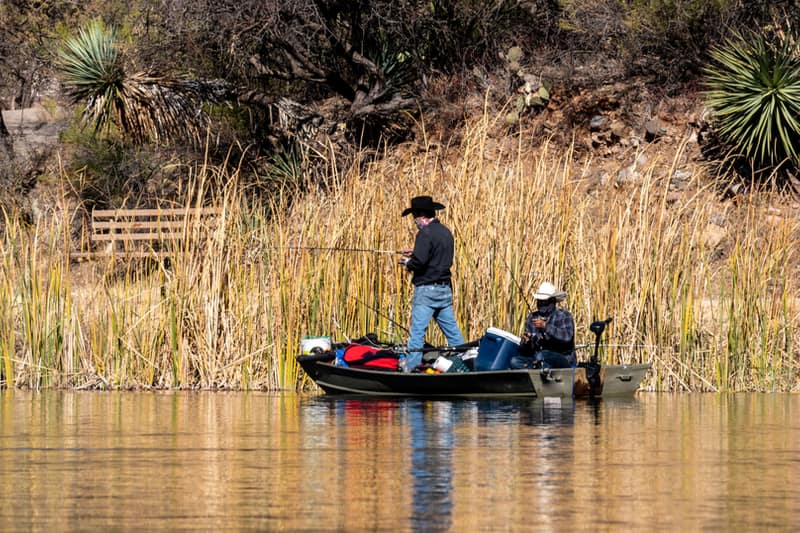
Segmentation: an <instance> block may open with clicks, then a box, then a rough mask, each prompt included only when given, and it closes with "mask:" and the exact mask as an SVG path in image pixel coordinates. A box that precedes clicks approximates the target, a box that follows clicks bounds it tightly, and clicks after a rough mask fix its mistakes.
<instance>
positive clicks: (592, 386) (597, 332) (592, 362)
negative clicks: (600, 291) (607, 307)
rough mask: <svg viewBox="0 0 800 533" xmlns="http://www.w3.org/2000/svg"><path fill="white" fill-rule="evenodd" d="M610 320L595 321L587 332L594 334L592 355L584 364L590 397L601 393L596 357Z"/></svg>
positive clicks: (611, 318)
mask: <svg viewBox="0 0 800 533" xmlns="http://www.w3.org/2000/svg"><path fill="white" fill-rule="evenodd" d="M612 320H614V318H613V317H608V318H606V319H605V320H597V321H595V322H592V323H591V324H590V325H589V330H590V331H591V332H592V333H594V355H592V357H591V358H590V359H589V362H588V363H586V379H587V381H589V394H590V395H591V396H599V395H600V394H601V393H602V392H603V389H602V383H600V363H599V362H598V360H597V355H598V352H599V350H600V337H601V336H602V335H603V331H605V329H606V326H607V325H608V323H609V322H611V321H612Z"/></svg>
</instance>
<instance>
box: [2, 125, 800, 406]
mask: <svg viewBox="0 0 800 533" xmlns="http://www.w3.org/2000/svg"><path fill="white" fill-rule="evenodd" d="M493 127H494V125H493V124H492V122H491V121H490V120H489V119H488V118H487V119H484V120H483V121H481V122H478V123H475V124H474V125H473V126H472V127H471V128H470V129H469V131H468V132H467V134H466V135H465V136H464V139H463V141H462V143H461V145H460V146H459V147H458V148H457V149H455V150H454V152H455V156H453V155H452V154H450V155H448V156H447V157H445V156H444V154H443V153H440V152H438V151H432V150H431V151H425V150H422V151H420V150H418V149H415V147H413V146H409V147H407V148H405V149H401V150H398V151H397V152H396V153H393V154H391V155H389V156H388V157H385V158H383V159H382V160H381V161H378V162H375V163H373V164H371V165H368V166H367V167H365V168H363V169H362V170H360V171H358V170H353V171H352V172H350V173H349V174H347V175H339V174H332V175H330V176H329V177H328V179H329V180H330V181H329V182H328V183H326V184H325V186H318V184H312V183H309V184H303V185H304V187H305V188H306V189H307V192H305V193H304V194H303V195H302V196H299V197H298V196H297V194H298V191H296V190H286V191H285V194H283V195H279V196H277V197H275V199H274V201H273V202H272V203H271V204H269V205H263V204H258V203H254V202H252V201H251V200H247V199H246V196H245V195H243V194H242V192H241V190H239V189H238V188H237V186H236V183H237V179H236V178H237V176H236V175H235V173H233V174H231V175H219V173H220V170H219V169H216V168H212V167H208V166H202V167H200V168H199V170H198V171H197V175H196V179H195V184H196V187H197V190H192V191H189V192H187V202H189V203H191V202H192V200H191V199H192V198H197V197H200V196H203V195H202V194H201V193H202V192H203V189H204V188H206V187H208V185H207V183H209V182H212V181H213V182H215V183H220V182H227V183H229V184H230V185H229V186H228V187H226V188H225V189H224V190H220V191H217V192H216V193H215V200H214V203H215V204H216V205H219V206H222V207H224V213H223V215H222V219H221V223H220V224H219V225H218V226H216V227H204V226H203V224H202V223H201V222H200V221H199V220H198V221H195V222H194V223H192V224H190V226H189V230H188V231H189V233H190V236H191V238H189V239H186V240H185V241H183V242H182V243H181V244H179V245H178V246H176V248H175V249H174V250H173V253H172V257H171V261H170V265H169V266H168V267H167V266H165V265H164V264H161V263H158V262H148V261H144V262H135V263H125V262H120V261H111V260H109V261H100V262H96V263H92V264H86V263H83V264H70V263H69V262H68V261H67V260H66V259H65V254H64V253H59V252H57V250H58V249H59V242H58V239H59V238H62V237H59V236H58V232H55V233H54V234H53V235H55V236H51V237H50V240H49V241H48V240H47V239H44V238H43V237H42V236H41V235H39V234H37V232H36V230H35V229H31V228H26V227H24V226H23V224H21V223H20V222H18V221H15V220H14V219H13V217H9V218H8V221H7V225H6V226H7V231H6V235H5V237H4V240H3V241H2V249H1V250H0V252H2V254H3V261H2V262H0V356H1V357H2V360H0V372H2V380H3V383H4V384H5V385H6V386H25V387H115V388H128V387H185V388H190V387H206V388H212V387H234V388H240V387H241V388H265V389H271V390H274V389H295V388H297V387H304V386H307V385H309V384H308V383H307V382H306V381H304V380H303V378H302V376H301V373H300V371H299V368H298V366H297V365H296V364H295V362H294V355H295V354H297V353H299V351H300V346H299V345H300V340H301V338H302V337H303V336H304V335H330V336H332V337H334V338H335V339H343V338H345V337H346V336H350V337H355V336H359V335H362V334H364V333H366V332H369V331H372V332H376V333H378V335H379V337H381V338H383V339H386V340H393V341H397V342H404V340H405V335H406V332H405V330H404V328H405V327H406V325H407V323H408V314H409V308H410V300H411V286H410V282H409V279H408V275H407V274H406V273H405V272H404V270H403V269H401V268H399V267H398V266H397V265H396V263H395V260H396V257H394V256H392V255H389V254H378V253H354V252H337V251H331V250H311V249H308V248H314V247H321V248H332V247H344V248H365V249H375V250H386V249H395V250H396V249H403V248H410V247H411V246H412V243H413V239H414V235H415V233H414V232H415V230H414V229H413V225H412V222H411V220H410V219H409V218H405V219H404V218H402V217H401V216H400V213H401V211H402V210H403V209H404V208H405V207H406V206H407V205H408V202H409V199H410V198H411V197H412V196H414V195H417V194H432V195H433V196H434V197H435V198H436V199H437V200H439V201H441V202H442V203H444V204H445V205H446V206H447V207H446V209H445V210H444V211H442V212H441V219H442V221H443V222H444V223H445V224H446V225H448V226H449V227H450V228H451V229H452V230H453V231H454V234H455V238H456V257H455V265H454V281H455V285H454V292H455V305H456V316H457V318H458V320H459V323H460V325H461V328H462V330H463V332H464V333H465V336H466V337H467V338H470V339H476V338H478V337H480V335H482V333H483V332H484V331H485V329H486V328H487V327H488V326H495V327H500V328H503V329H506V330H509V331H512V332H515V333H519V332H521V330H522V327H523V322H524V318H525V315H526V314H527V312H528V309H527V305H528V304H529V303H530V295H531V294H532V293H533V291H534V290H535V288H536V286H538V284H539V283H540V282H542V281H544V280H550V281H552V282H554V283H555V284H557V285H560V286H562V287H564V288H565V289H566V291H567V293H568V297H567V301H566V305H567V306H568V307H569V308H570V309H571V310H572V311H573V314H574V315H575V318H576V323H577V340H578V342H579V343H582V342H586V343H591V342H592V341H593V339H592V338H591V336H590V333H589V331H588V324H589V323H590V321H592V320H593V319H600V318H605V317H607V316H613V317H614V321H613V322H612V323H611V326H610V328H609V331H608V333H607V336H606V338H605V341H606V343H607V346H606V347H604V349H603V353H602V360H603V361H604V362H606V363H621V362H625V363H631V362H639V361H652V362H653V363H654V368H653V371H652V373H651V374H650V375H649V376H648V378H647V379H646V382H645V386H646V387H647V388H650V389H659V390H714V391H729V390H776V391H777V390H781V391H786V390H798V389H799V388H800V382H799V381H798V348H797V346H796V342H795V335H796V331H797V324H798V317H800V314H799V311H798V303H799V302H800V300H798V296H800V294H798V286H797V283H796V282H795V280H796V279H797V278H798V276H797V266H796V265H797V261H796V257H795V256H796V253H797V250H798V239H799V237H800V232H799V231H798V222H797V219H796V218H794V217H792V216H787V215H786V214H785V213H782V214H777V213H776V212H775V211H774V209H772V208H771V207H770V201H771V200H772V199H771V198H769V197H765V196H753V197H752V198H743V199H741V200H740V201H739V202H738V203H733V202H721V201H720V200H719V198H718V195H717V194H715V192H714V190H712V188H710V187H708V186H704V185H703V183H702V182H703V179H702V177H701V175H700V174H699V172H698V173H696V174H695V175H694V176H693V177H692V183H691V184H690V186H689V189H688V190H690V191H692V192H691V193H685V194H682V195H678V196H675V195H674V194H673V193H672V192H671V191H670V176H672V175H673V172H674V170H675V168H676V167H677V166H678V165H679V162H681V161H682V160H683V158H684V155H685V154H683V153H681V152H680V151H679V153H676V154H672V155H671V157H670V158H669V159H663V158H660V157H658V156H655V155H651V157H650V158H649V161H648V162H646V163H645V162H644V159H643V158H640V165H639V168H638V169H637V171H638V173H639V176H640V178H639V180H638V181H637V182H636V183H634V184H629V185H626V186H624V187H621V188H618V187H615V186H614V185H613V184H612V183H608V184H600V183H597V182H596V180H592V179H589V178H586V177H585V175H588V170H589V169H590V168H591V166H592V165H591V163H589V164H588V165H584V166H579V165H576V164H574V163H573V160H574V159H575V158H574V157H573V156H572V153H571V152H570V151H566V152H564V151H559V150H557V149H555V148H553V147H549V146H547V145H545V146H543V147H541V148H537V149H530V148H525V146H526V145H527V143H526V142H524V141H525V139H524V138H520V139H518V140H517V141H518V142H499V141H497V140H496V139H494V138H492V136H491V135H490V134H489V133H490V131H492V129H493ZM423 141H424V140H423ZM425 144H427V143H425V142H423V145H425ZM332 156H333V154H332ZM715 236H716V237H715ZM79 273H80V274H79ZM428 340H429V341H431V342H433V343H434V344H437V343H443V342H444V339H443V337H442V336H441V334H440V333H439V331H438V330H437V329H436V328H435V327H433V328H431V330H430V331H429V338H428ZM588 355H589V351H588V349H587V350H586V351H584V352H583V356H584V357H587V356H588Z"/></svg>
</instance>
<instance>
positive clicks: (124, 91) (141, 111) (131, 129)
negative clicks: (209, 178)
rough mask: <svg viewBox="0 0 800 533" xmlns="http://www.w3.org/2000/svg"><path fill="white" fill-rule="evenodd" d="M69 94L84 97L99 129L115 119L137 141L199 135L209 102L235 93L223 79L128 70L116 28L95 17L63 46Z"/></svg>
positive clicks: (80, 100) (78, 100) (78, 99)
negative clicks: (180, 78)
mask: <svg viewBox="0 0 800 533" xmlns="http://www.w3.org/2000/svg"><path fill="white" fill-rule="evenodd" d="M58 57H59V64H60V68H61V71H62V74H63V78H64V86H65V90H66V93H67V95H68V96H69V97H70V98H71V99H72V100H73V102H74V103H84V104H85V106H86V107H85V109H84V111H83V119H84V122H85V123H87V124H92V125H94V127H95V131H100V130H104V129H108V128H109V127H110V126H111V125H112V124H115V125H116V126H117V127H118V128H119V129H120V131H121V132H122V133H123V134H124V135H126V136H127V137H129V138H131V139H132V140H133V141H135V142H139V143H144V142H147V141H152V142H165V141H171V140H175V139H178V138H189V139H191V140H195V141H198V140H200V138H201V134H202V133H203V131H204V129H205V127H206V124H207V122H208V115H207V114H206V113H205V110H204V109H203V106H202V104H203V103H204V102H222V101H225V100H228V99H229V98H230V97H231V94H232V91H231V88H230V86H229V85H228V84H227V83H226V82H225V81H222V80H204V81H201V80H179V79H169V78H166V77H162V76H157V75H153V74H148V73H144V72H137V73H135V74H130V75H129V74H128V73H127V72H126V71H125V68H124V66H123V61H122V57H121V55H120V46H119V41H118V39H117V36H116V33H115V31H114V30H113V28H108V27H106V26H105V25H104V24H103V23H102V22H100V21H94V22H91V23H89V24H88V25H87V27H86V28H84V29H82V30H80V31H79V33H78V35H77V36H74V37H71V38H68V39H67V40H66V41H64V43H63V45H62V46H61V47H60V48H59V49H58Z"/></svg>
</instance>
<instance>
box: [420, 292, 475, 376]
mask: <svg viewBox="0 0 800 533" xmlns="http://www.w3.org/2000/svg"><path fill="white" fill-rule="evenodd" d="M431 319H434V320H436V323H437V324H439V328H441V330H442V333H444V336H445V338H446V339H447V344H449V345H450V346H457V345H459V344H464V337H462V336H461V330H460V329H458V324H457V323H456V317H455V314H453V290H452V289H451V288H450V286H449V285H419V286H417V287H414V297H413V299H412V300H411V330H410V332H409V336H408V350H409V352H408V359H406V369H407V370H408V371H409V372H410V371H412V370H413V369H415V368H417V367H418V366H419V364H420V363H421V362H422V352H417V351H412V350H419V349H421V348H423V346H424V344H425V332H426V331H428V324H429V323H430V321H431Z"/></svg>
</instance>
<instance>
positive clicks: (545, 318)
mask: <svg viewBox="0 0 800 533" xmlns="http://www.w3.org/2000/svg"><path fill="white" fill-rule="evenodd" d="M533 297H534V298H535V299H536V310H534V311H533V312H532V313H530V314H529V315H528V317H527V319H526V320H525V333H523V334H522V337H521V338H522V342H521V343H520V347H519V352H520V355H515V356H514V357H512V358H511V362H510V366H511V368H538V367H545V368H546V367H549V368H569V367H571V366H575V365H576V364H577V357H576V356H575V320H574V319H573V318H572V313H570V312H569V311H567V310H566V309H563V308H560V307H557V306H556V304H557V303H558V302H561V301H563V300H564V299H565V298H566V297H567V294H566V293H565V292H564V291H560V290H557V289H556V288H555V286H554V285H553V284H552V283H550V282H549V281H545V282H544V283H542V284H541V285H540V286H539V290H537V291H536V294H534V295H533Z"/></svg>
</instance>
